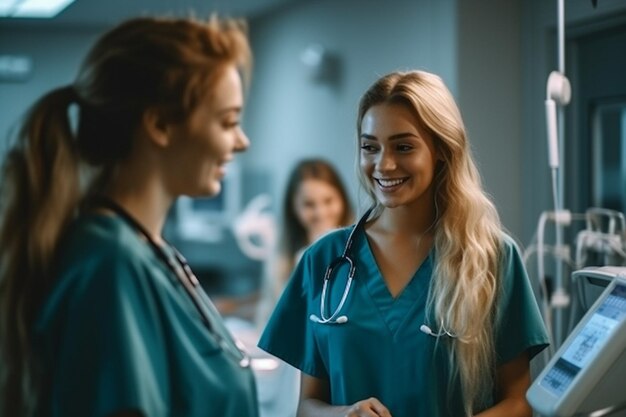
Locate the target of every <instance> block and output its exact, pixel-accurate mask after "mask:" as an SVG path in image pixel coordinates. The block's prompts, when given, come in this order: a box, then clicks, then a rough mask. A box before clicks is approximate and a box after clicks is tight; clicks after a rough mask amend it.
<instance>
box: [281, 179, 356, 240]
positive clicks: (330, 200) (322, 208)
mask: <svg viewBox="0 0 626 417" xmlns="http://www.w3.org/2000/svg"><path fill="white" fill-rule="evenodd" d="M293 209H294V213H295V214H296V216H297V218H298V220H299V221H300V224H302V226H303V227H304V229H305V230H306V232H307V235H308V238H309V241H313V240H315V239H316V238H318V237H319V236H321V235H322V234H324V233H326V232H328V231H329V230H331V229H334V228H337V227H339V226H340V225H341V222H342V218H343V216H344V212H345V210H346V207H345V206H344V203H343V198H342V197H341V194H340V193H339V191H338V190H337V188H335V186H333V185H332V184H329V183H328V182H326V181H322V180H318V179H313V178H311V179H306V180H304V181H303V182H302V183H301V184H300V186H299V187H298V190H297V192H296V194H295V196H294V201H293Z"/></svg>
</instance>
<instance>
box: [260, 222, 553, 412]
mask: <svg viewBox="0 0 626 417" xmlns="http://www.w3.org/2000/svg"><path fill="white" fill-rule="evenodd" d="M349 232H350V228H345V229H341V230H338V231H336V232H333V233H331V234H329V235H327V236H325V237H323V238H322V239H320V240H319V241H318V242H316V243H315V244H314V245H312V246H311V247H310V248H309V249H308V250H307V251H306V252H305V253H304V255H303V258H302V260H301V261H300V262H299V264H298V265H297V267H296V269H295V270H294V272H293V274H292V276H291V278H290V281H289V283H288V285H287V287H286V289H285V291H284V293H283V295H282V296H281V298H280V300H279V302H278V304H277V306H276V309H275V310H274V312H273V314H272V316H271V318H270V320H269V322H268V324H267V326H266V328H265V330H264V332H263V335H262V337H261V339H260V341H259V347H260V348H262V349H264V350H266V351H267V352H269V353H271V354H273V355H275V356H277V357H279V358H281V359H283V360H285V361H286V362H288V363H290V364H291V365H293V366H295V367H296V368H299V369H301V370H302V371H303V372H305V373H307V374H309V375H313V376H315V377H318V378H322V379H326V380H329V381H330V387H331V404H333V405H349V404H353V403H355V402H357V401H360V400H363V399H366V398H369V397H372V396H374V397H377V398H378V399H380V400H381V401H382V402H383V404H385V405H386V406H387V407H388V408H389V410H390V411H391V414H392V415H393V416H394V417H409V416H410V417H419V416H424V417H433V416H460V415H463V407H462V397H461V394H460V388H459V383H458V380H454V381H453V383H451V384H450V383H449V382H448V381H449V373H450V369H449V366H448V360H447V354H446V349H447V344H448V343H449V339H448V338H446V337H440V338H435V337H432V336H429V335H426V334H424V333H423V332H421V331H420V330H419V328H420V326H421V325H422V324H423V323H427V324H429V325H430V326H431V327H436V326H435V325H434V324H433V323H430V322H429V321H428V320H425V317H424V312H425V303H426V298H427V292H428V285H429V281H430V279H431V275H432V270H433V263H434V261H435V254H434V253H431V254H429V256H428V257H427V259H426V260H425V261H424V262H423V263H422V265H421V266H420V267H419V269H418V270H417V271H416V273H415V275H414V276H413V278H412V280H411V281H410V282H409V284H408V285H407V287H406V288H405V289H404V290H403V292H402V293H401V294H399V295H398V296H397V297H396V298H395V299H394V298H393V297H392V296H391V294H390V293H389V291H388V289H387V287H386V285H385V283H384V281H383V278H382V276H381V275H380V272H379V270H378V267H377V265H376V262H375V259H374V256H373V254H372V251H371V249H370V247H369V244H368V242H367V239H366V237H365V234H364V233H363V231H358V232H357V233H356V234H355V241H354V244H353V249H352V250H353V254H354V256H353V258H354V259H355V261H356V274H355V277H354V281H353V284H352V289H351V292H350V295H349V297H348V299H347V301H346V304H345V306H344V308H343V310H342V313H341V314H345V315H347V316H348V322H347V323H345V324H320V323H315V322H313V321H311V320H310V319H309V316H310V315H311V314H315V315H317V316H319V315H320V296H321V292H322V285H323V277H324V273H325V270H326V267H327V266H328V265H329V264H330V263H331V262H332V261H333V260H334V259H335V258H337V257H338V256H339V254H341V253H342V252H343V249H344V245H345V242H346V239H347V238H348V234H349ZM503 258H504V259H503V260H502V261H503V274H504V275H503V280H504V285H503V287H504V288H503V294H502V296H501V298H500V304H499V308H498V319H497V335H496V344H497V356H498V361H499V362H500V363H504V362H506V361H508V360H511V359H513V358H515V357H517V356H518V355H519V354H521V353H522V352H523V351H528V352H529V354H530V356H531V357H532V356H534V355H535V354H537V353H538V352H539V351H541V350H542V349H543V348H545V347H546V346H547V344H548V340H549V339H548V336H547V333H546V330H545V327H544V323H543V320H542V318H541V315H540V312H539V309H538V307H537V303H536V301H535V298H534V294H533V292H532V289H531V286H530V283H529V281H528V277H527V274H526V272H525V269H524V268H523V264H522V262H521V259H520V256H519V252H518V250H517V248H516V247H515V245H514V244H513V242H512V240H511V239H510V238H506V239H505V250H504V256H503ZM346 281H347V268H342V269H341V270H340V271H338V274H337V275H336V276H335V278H333V279H332V280H331V283H332V287H331V290H330V296H329V297H328V298H329V299H330V300H331V301H330V305H331V306H332V308H331V309H330V311H328V310H327V311H326V312H325V315H326V316H327V317H328V316H329V315H330V314H331V313H332V312H334V309H335V308H336V306H337V305H338V303H339V301H340V299H341V293H342V292H343V290H344V288H345V284H346Z"/></svg>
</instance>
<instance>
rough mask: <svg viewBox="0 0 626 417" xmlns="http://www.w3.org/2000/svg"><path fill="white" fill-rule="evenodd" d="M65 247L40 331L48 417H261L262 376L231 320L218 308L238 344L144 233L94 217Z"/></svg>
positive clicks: (77, 226) (76, 228) (43, 409)
mask: <svg viewBox="0 0 626 417" xmlns="http://www.w3.org/2000/svg"><path fill="white" fill-rule="evenodd" d="M61 248H62V249H61V252H60V257H59V264H58V268H57V271H58V273H57V274H56V277H57V278H56V280H55V283H54V287H53V289H52V291H51V295H50V296H49V297H48V298H47V300H46V302H45V303H44V306H43V309H42V310H41V314H40V316H39V317H38V321H37V325H36V329H35V338H36V341H37V344H36V348H37V349H38V350H37V353H38V359H39V362H40V363H39V368H40V370H41V373H42V377H43V384H42V386H43V390H44V391H43V395H42V398H41V402H40V404H41V406H40V409H39V410H38V415H39V416H53V417H73V416H76V417H78V416H80V417H84V416H93V417H99V416H107V415H110V414H112V413H115V412H117V411H122V410H140V411H142V412H143V414H144V415H145V416H149V417H161V416H163V417H165V416H172V417H174V416H186V417H209V416H219V417H257V416H258V410H257V401H256V387H255V385H254V376H253V374H252V371H251V369H249V368H241V367H240V366H239V364H238V359H237V358H236V356H237V355H238V354H239V352H238V351H237V350H236V348H235V346H234V341H233V340H232V337H230V335H229V333H228V331H227V330H226V328H225V327H224V325H223V322H222V320H221V317H220V316H219V314H218V313H217V312H216V311H214V310H213V311H212V310H208V312H209V314H210V315H211V319H212V320H211V321H212V322H213V328H214V331H216V332H219V334H220V335H221V337H222V338H223V339H225V340H226V341H227V342H228V347H229V348H228V349H223V348H221V347H220V346H219V345H218V342H217V339H216V337H215V336H214V335H213V334H212V333H211V332H209V330H208V329H207V327H206V326H205V325H204V324H203V322H202V321H201V316H200V314H199V312H198V310H197V308H196V307H195V305H194V304H193V302H192V300H191V299H190V297H189V296H188V294H187V293H186V292H185V290H184V288H183V287H182V284H180V283H179V281H178V280H177V278H176V275H175V274H174V273H173V272H172V271H171V270H170V269H168V267H167V266H166V265H165V263H164V262H163V261H162V260H161V259H160V258H158V256H157V255H156V253H155V252H154V250H153V249H152V248H151V247H150V246H149V244H148V243H147V242H145V241H144V240H143V239H142V238H141V237H140V236H139V235H138V234H137V233H136V232H135V230H134V229H132V228H131V227H129V226H128V225H127V224H126V223H125V222H124V221H123V220H121V219H120V218H118V217H110V216H105V215H98V214H91V215H86V216H84V217H82V218H80V219H78V220H77V221H76V222H75V223H74V224H73V225H72V226H71V228H70V230H69V232H68V233H67V234H66V236H65V238H64V240H63V244H62V246H61ZM169 255H170V256H171V255H173V253H170V254H169ZM200 291H201V290H200ZM201 297H206V294H205V293H204V292H201ZM205 301H206V300H205Z"/></svg>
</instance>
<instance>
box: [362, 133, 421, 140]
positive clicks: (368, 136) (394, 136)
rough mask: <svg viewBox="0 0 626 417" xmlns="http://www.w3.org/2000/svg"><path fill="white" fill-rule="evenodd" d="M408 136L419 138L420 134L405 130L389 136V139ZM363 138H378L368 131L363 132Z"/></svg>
mask: <svg viewBox="0 0 626 417" xmlns="http://www.w3.org/2000/svg"><path fill="white" fill-rule="evenodd" d="M408 137H413V138H418V137H419V136H417V135H416V134H415V133H411V132H403V133H396V134H393V135H391V136H389V140H400V139H406V138H408ZM361 139H367V140H375V141H377V140H378V138H377V137H376V136H374V135H370V134H368V133H361Z"/></svg>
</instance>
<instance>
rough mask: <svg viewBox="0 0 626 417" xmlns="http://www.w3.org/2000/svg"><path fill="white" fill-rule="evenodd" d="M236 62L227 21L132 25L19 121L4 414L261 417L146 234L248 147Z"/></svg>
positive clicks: (199, 306) (4, 279) (186, 285)
mask: <svg viewBox="0 0 626 417" xmlns="http://www.w3.org/2000/svg"><path fill="white" fill-rule="evenodd" d="M250 60H251V54H250V48H249V44H248V40H247V35H246V31H245V26H244V25H243V24H241V23H240V22H237V21H234V20H219V19H218V18H212V19H211V20H210V21H208V22H202V21H195V20H186V19H185V20H183V19H180V20H179V19H156V18H138V19H133V20H129V21H127V22H124V23H122V24H120V25H119V26H117V27H115V28H113V29H112V30H111V31H109V32H108V33H106V34H105V35H104V36H103V37H102V38H101V39H100V40H99V41H98V42H97V43H96V44H95V46H94V47H93V48H92V50H91V51H90V53H89V55H88V56H87V59H86V61H85V63H84V65H83V66H82V68H81V70H80V72H79V75H78V78H77V79H76V81H75V82H74V83H73V84H71V85H68V86H66V87H62V88H58V89H56V90H54V91H51V92H49V93H48V94H46V95H45V96H43V97H42V98H41V99H40V100H39V101H38V102H37V103H36V104H35V105H34V106H33V108H32V110H31V111H30V113H29V114H28V116H27V118H26V119H25V122H24V125H23V128H22V130H21V134H20V136H19V138H18V143H17V144H16V146H15V147H14V148H13V149H12V150H11V151H10V153H9V154H8V157H7V160H6V163H5V165H4V172H3V183H2V185H3V190H2V199H3V211H2V214H1V215H0V248H1V252H0V256H1V258H0V264H1V265H2V269H1V270H0V306H1V308H2V310H1V317H0V319H1V320H0V324H1V326H0V332H1V333H0V354H1V355H0V361H1V363H0V370H1V373H2V375H1V376H2V378H1V380H0V388H1V391H0V406H1V407H2V409H1V410H0V414H1V415H3V416H27V415H32V414H34V415H36V416H42V417H43V416H58V417H73V416H75V417H79V416H80V417H82V416H92V417H100V416H144V417H166V416H167V417H170V416H185V417H209V416H220V417H256V416H257V415H258V411H257V403H256V391H255V385H254V378H253V375H252V372H251V370H250V368H249V360H248V358H247V357H246V356H245V355H244V354H243V353H242V352H241V351H240V350H239V349H238V347H237V344H236V343H235V341H234V340H233V339H232V338H231V337H230V336H229V334H228V332H227V331H226V329H225V328H224V326H223V324H222V320H221V318H220V316H219V314H218V313H217V311H216V310H215V309H214V307H213V305H212V304H211V301H210V300H209V299H208V297H207V296H206V294H205V293H204V292H203V291H202V289H201V288H200V286H199V285H198V282H197V280H196V279H195V277H194V275H193V273H192V272H191V271H190V269H189V268H188V266H187V265H186V263H185V261H184V259H183V258H182V257H181V256H180V255H179V254H178V253H177V252H176V250H175V249H174V248H173V247H171V246H170V245H168V243H167V242H165V241H164V239H163V238H162V237H161V232H162V227H163V223H164V221H165V219H166V215H167V212H168V210H169V209H170V207H171V205H172V204H173V203H174V201H175V199H176V198H177V197H178V196H180V195H189V196H204V197H206V196H215V195H217V194H218V193H219V192H220V180H221V179H222V177H223V176H224V173H225V171H226V169H228V168H227V164H228V162H229V161H231V160H232V159H233V157H234V156H235V153H237V152H240V151H243V150H245V149H246V148H247V147H248V145H249V142H248V138H247V137H246V135H245V134H244V132H243V131H242V129H241V126H240V123H239V122H240V118H241V111H242V106H243V104H244V96H243V88H242V81H243V80H242V74H244V75H245V74H247V73H248V72H249V68H250ZM71 105H75V107H76V108H77V110H78V118H77V126H76V128H75V129H73V128H71V125H70V123H69V116H68V108H69V107H70V106H71ZM83 167H90V168H92V171H93V173H94V174H95V175H94V176H86V175H85V174H86V172H87V171H83V170H82V168H83ZM79 174H80V175H79ZM84 187H86V190H85V189H84Z"/></svg>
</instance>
